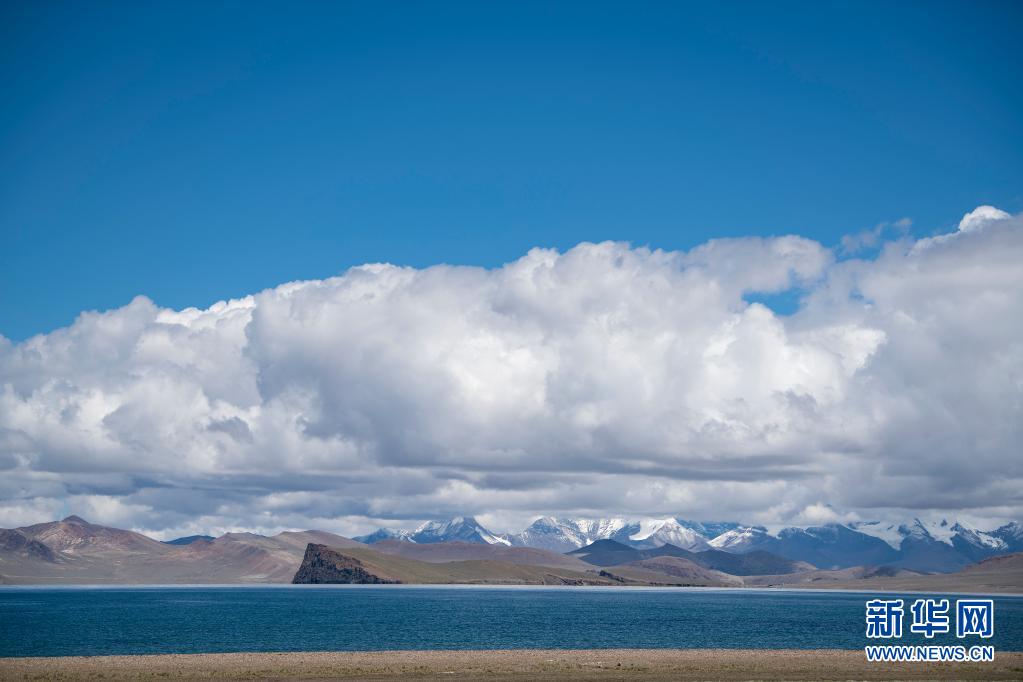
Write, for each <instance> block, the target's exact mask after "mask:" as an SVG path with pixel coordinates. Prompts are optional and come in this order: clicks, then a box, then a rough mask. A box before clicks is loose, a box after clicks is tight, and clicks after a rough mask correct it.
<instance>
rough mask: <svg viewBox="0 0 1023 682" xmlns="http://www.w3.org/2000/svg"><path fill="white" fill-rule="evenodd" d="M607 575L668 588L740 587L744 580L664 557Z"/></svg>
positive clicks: (692, 562) (611, 571) (627, 566)
mask: <svg viewBox="0 0 1023 682" xmlns="http://www.w3.org/2000/svg"><path fill="white" fill-rule="evenodd" d="M606 570H607V572H609V573H611V574H613V575H616V576H621V577H623V578H628V579H630V580H640V581H645V582H649V583H657V584H664V585H693V586H705V587H738V586H740V585H742V578H738V577H736V576H734V575H729V574H727V573H722V572H721V571H715V570H713V569H710V568H705V567H703V566H701V565H699V564H697V563H696V562H694V561H690V560H689V559H683V558H682V557H673V556H663V557H655V558H653V559H642V560H640V561H633V562H630V563H628V564H623V565H621V566H612V567H610V568H608V569H606Z"/></svg>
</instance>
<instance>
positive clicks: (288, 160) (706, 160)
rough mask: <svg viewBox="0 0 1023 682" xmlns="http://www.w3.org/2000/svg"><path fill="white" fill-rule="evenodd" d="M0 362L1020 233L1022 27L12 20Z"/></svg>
mask: <svg viewBox="0 0 1023 682" xmlns="http://www.w3.org/2000/svg"><path fill="white" fill-rule="evenodd" d="M0 13H2V17H0V86H2V88H3V93H4V94H3V106H2V107H0V334H3V335H5V336H7V337H8V338H11V339H15V340H17V339H23V338H25V337H27V336H30V335H32V334H36V333H40V332H45V331H49V330H52V329H54V328H56V327H61V326H65V325H67V324H70V323H71V321H72V320H73V319H74V318H75V316H76V315H77V313H78V312H79V311H81V310H87V309H107V308H112V307H116V306H120V305H123V304H125V303H126V302H128V301H129V300H131V298H132V297H133V296H134V295H136V294H146V295H148V296H150V297H151V298H152V299H153V300H154V301H156V302H157V303H158V304H160V305H163V306H170V307H175V308H181V307H185V306H189V305H197V306H206V305H209V304H210V303H212V302H214V301H216V300H219V299H223V298H228V297H232V296H240V295H244V294H247V293H251V292H254V291H258V290H261V289H263V288H266V287H271V286H274V285H276V284H279V283H281V282H284V281H288V280H293V279H306V278H318V277H325V276H329V275H332V274H335V273H339V272H342V271H344V270H345V269H346V268H348V267H350V266H352V265H356V264H359V263H364V262H371V261H388V262H393V263H398V264H409V265H415V266H424V265H429V264H432V263H438V262H449V263H467V264H478V265H484V266H496V265H498V264H501V263H505V262H508V261H512V260H514V259H516V258H518V257H520V256H521V255H522V254H523V253H525V252H526V251H527V250H528V249H529V248H530V247H533V246H553V247H557V248H559V249H561V250H565V249H568V248H569V247H571V246H572V245H574V244H576V243H578V242H580V241H585V240H590V241H598V240H605V239H616V240H627V241H630V242H632V243H634V244H649V245H650V246H653V247H661V248H666V249H679V248H683V249H684V248H690V247H692V246H695V245H697V244H700V243H702V242H704V241H706V240H707V239H709V238H714V237H726V236H740V235H772V234H785V233H798V234H800V235H803V236H806V237H811V238H814V239H817V240H819V241H821V242H822V243H824V244H825V245H829V246H830V245H835V244H837V243H838V242H839V240H840V238H841V236H842V235H843V234H847V233H851V232H858V231H861V230H864V229H869V228H871V227H873V226H874V225H876V224H877V223H879V222H882V221H894V220H897V219H900V218H903V217H907V216H908V217H910V218H911V219H912V220H913V228H912V231H913V232H914V233H915V234H916V235H918V236H920V235H926V234H930V233H932V232H946V231H949V230H951V229H954V227H955V225H956V223H957V222H958V220H959V219H960V218H961V216H962V214H963V213H964V212H965V211H967V210H969V209H971V208H973V207H974V206H977V205H980V204H994V205H996V206H999V207H1000V208H1002V209H1005V210H1007V211H1009V212H1011V213H1016V212H1019V211H1020V210H1021V209H1023V189H1021V188H1023V126H1021V125H1020V121H1021V120H1023V89H1021V88H1020V87H1019V84H1020V83H1021V82H1023V73H1021V70H1023V69H1021V64H1023V60H1021V59H1020V48H1019V35H1020V34H1021V30H1023V10H1021V6H1020V4H1019V3H1015V2H976V3H937V2H927V3H887V4H881V3H784V4H780V5H772V6H770V7H767V6H766V4H764V3H760V4H753V3H751V4H745V3H733V4H728V5H712V4H705V5H685V4H682V3H661V4H645V5H641V6H637V5H635V4H632V3H630V4H626V3H620V4H601V3H562V4H554V3H523V2H515V3H504V4H499V3H474V4H447V3H445V4H439V3H409V4H401V3H323V4H319V3H305V4H297V5H296V4H295V3H273V2H264V3H237V4H235V3H188V2H180V3H161V4H157V3H142V4H139V3H114V2H107V3H67V4H61V3H53V2H34V3H5V4H4V5H3V7H2V9H0Z"/></svg>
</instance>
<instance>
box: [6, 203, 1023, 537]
mask: <svg viewBox="0 0 1023 682" xmlns="http://www.w3.org/2000/svg"><path fill="white" fill-rule="evenodd" d="M879 234H880V232H879ZM879 249H880V250H879V251H878V252H877V254H876V255H875V256H873V257H871V258H869V259H855V258H854V259H844V260H843V259H837V258H836V254H835V253H834V252H832V251H831V250H829V249H827V248H825V247H824V246H822V245H821V244H819V243H817V242H815V241H811V240H808V239H804V238H801V237H797V236H785V237H776V238H745V239H726V240H715V241H711V242H708V243H706V244H703V245H701V246H699V247H697V248H695V249H693V250H691V251H688V252H665V251H652V250H648V249H644V248H631V247H630V246H629V245H627V244H624V243H610V242H608V243H602V244H580V245H579V246H577V247H575V248H573V249H571V250H569V251H567V252H566V253H558V252H556V251H553V250H549V249H533V250H532V251H530V252H529V253H528V254H526V255H525V256H523V257H522V258H520V259H519V260H517V261H515V262H512V263H509V264H507V265H505V266H504V267H501V268H497V269H492V270H486V269H481V268H473V267H451V266H446V265H438V266H435V267H430V268H426V269H422V270H417V269H412V268H404V267H395V266H392V265H383V264H374V265H364V266H361V267H356V268H353V269H351V270H349V271H347V272H346V273H344V274H343V275H342V276H339V277H335V278H331V279H326V280H313V281H304V282H292V283H288V284H283V285H281V286H279V287H277V288H275V289H269V290H266V291H263V292H261V293H258V294H255V295H252V296H248V297H246V298H244V299H240V300H233V301H228V302H221V303H217V304H216V305H214V306H212V307H210V308H208V309H206V310H198V309H194V308H189V309H186V310H181V311H175V310H169V309H164V308H160V307H158V306H157V305H155V304H154V303H153V302H152V301H150V300H148V299H147V298H145V297H138V298H136V299H135V300H134V301H132V302H131V303H130V304H128V305H126V306H124V307H123V308H119V309H116V310H111V311H108V312H103V313H95V312H89V313H83V314H82V315H81V316H79V318H78V319H77V320H76V321H75V322H74V324H72V325H71V326H70V327H68V328H65V329H60V330H57V331H54V332H52V333H50V334H45V335H40V336H36V337H34V338H32V339H29V340H27V341H24V342H22V343H18V344H14V343H11V342H9V341H7V340H5V339H3V338H2V337H0V525H3V526H12V525H18V524H21V523H27V522H34V521H40V520H45V519H50V518H53V517H55V516H58V515H60V514H62V513H71V512H75V513H79V514H82V515H85V516H87V517H88V516H91V517H92V518H94V519H96V520H97V521H104V522H109V523H119V524H122V525H126V526H129V527H136V528H139V529H145V530H149V531H155V532H157V534H165V535H172V534H174V533H177V532H187V531H193V530H196V531H199V530H201V531H214V532H216V531H220V530H226V529H235V528H250V529H258V530H265V531H270V530H276V529H283V528H294V527H321V528H327V529H332V530H336V531H340V532H346V533H355V532H360V531H364V530H367V529H368V528H370V527H371V526H374V525H376V524H377V523H378V522H383V523H385V524H390V525H394V524H399V525H405V524H404V521H406V520H415V519H423V518H429V517H436V516H443V515H447V514H454V513H476V514H480V515H481V517H482V518H483V519H485V520H488V521H489V522H490V523H492V524H494V525H496V526H497V527H498V528H499V529H500V528H501V527H502V526H503V527H513V526H515V525H516V524H521V525H524V523H525V522H526V521H528V520H529V518H531V517H532V516H533V515H534V514H535V513H588V514H606V513H623V514H657V515H661V514H677V515H681V516H687V517H704V518H738V519H741V520H745V521H749V522H759V523H782V522H789V521H798V520H800V519H808V518H811V517H812V518H818V517H819V516H820V513H821V512H820V510H821V509H829V508H836V509H841V510H843V511H842V513H843V514H852V515H854V516H859V517H863V518H872V517H883V516H886V515H891V514H894V513H898V512H902V511H908V512H919V511H921V510H948V511H952V512H960V513H961V514H964V515H966V516H969V517H972V518H976V519H992V520H1001V519H1006V518H1019V517H1021V516H1023V514H1021V513H1020V512H1021V511H1023V499H1021V498H1023V493H1021V491H1023V480H1021V479H1023V457H1021V452H1023V219H1021V217H1020V216H1015V217H1013V216H1009V215H1008V214H1006V213H1004V212H1002V211H998V210H997V209H994V208H992V207H980V208H978V209H976V210H975V211H973V212H971V213H970V214H968V215H967V216H965V217H964V218H963V220H962V223H961V224H960V226H959V230H958V231H956V232H954V233H951V234H946V235H939V236H935V237H930V238H926V239H921V240H917V241H913V240H911V239H908V238H900V239H896V240H895V241H888V242H881V243H880V244H879ZM838 255H842V254H838ZM793 289H795V290H797V291H798V292H800V293H801V296H802V302H801V305H800V307H799V309H798V311H797V312H795V313H794V314H792V315H788V316H779V315H777V314H775V313H774V312H772V310H770V309H769V308H767V307H765V306H764V305H761V304H759V303H750V302H748V300H749V298H750V297H751V296H752V295H763V294H772V293H782V292H788V291H791V290H793ZM827 505H830V506H827ZM829 513H830V512H829Z"/></svg>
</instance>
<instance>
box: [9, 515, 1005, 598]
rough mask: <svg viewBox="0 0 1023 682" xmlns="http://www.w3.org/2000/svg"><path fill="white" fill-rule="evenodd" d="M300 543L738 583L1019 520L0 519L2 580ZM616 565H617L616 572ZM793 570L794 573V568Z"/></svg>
mask: <svg viewBox="0 0 1023 682" xmlns="http://www.w3.org/2000/svg"><path fill="white" fill-rule="evenodd" d="M715 533H716V534H715ZM311 544H316V545H322V546H324V547H328V548H330V549H331V550H332V551H339V550H348V549H352V550H359V551H362V550H366V551H372V552H374V555H373V556H374V557H377V555H384V556H387V557H391V558H389V559H386V560H385V561H386V562H390V563H391V564H393V563H394V562H402V561H405V562H409V561H412V562H422V563H426V564H438V563H452V562H463V563H464V562H470V563H471V562H476V563H473V564H472V566H475V567H476V568H478V569H480V570H481V571H482V573H481V574H480V575H485V576H490V577H489V578H487V579H493V580H505V579H507V580H511V581H514V580H517V579H518V578H515V576H519V577H522V576H525V575H527V574H528V575H531V576H532V577H531V578H529V580H533V581H537V580H538V581H541V582H542V581H543V580H560V579H564V580H568V581H571V580H579V579H581V578H579V576H577V575H574V574H575V573H579V572H580V571H581V572H583V573H588V572H592V571H597V572H598V573H599V572H600V571H602V570H603V571H609V572H611V573H614V574H615V575H618V576H619V578H622V579H623V580H631V581H633V582H637V584H638V582H646V583H649V584H680V583H681V584H707V585H709V584H715V585H735V584H745V585H749V584H791V583H793V582H796V583H809V582H815V581H826V582H835V581H841V580H859V579H864V578H867V577H873V578H881V577H889V578H891V577H895V576H905V575H918V574H924V573H949V574H951V573H954V572H956V571H959V570H960V569H963V568H964V567H969V566H972V565H975V564H976V563H977V562H980V561H984V560H986V559H988V558H990V557H997V556H1001V555H1007V554H1010V553H1013V552H1020V551H1021V550H1023V528H1021V526H1020V524H1018V523H1010V524H1007V525H1004V526H1002V527H1000V528H998V529H996V530H993V531H987V532H985V531H981V530H979V529H976V528H973V527H971V526H969V525H967V524H965V523H963V522H955V521H939V522H937V523H927V522H924V521H921V520H914V521H913V522H910V523H906V524H898V525H896V524H881V523H856V524H848V525H843V524H826V525H821V526H814V527H810V528H784V529H781V530H780V531H778V532H776V533H771V532H768V530H767V529H765V528H762V527H756V526H740V525H738V524H734V523H696V522H692V521H683V520H681V519H676V518H667V519H664V518H662V519H643V520H638V521H626V520H624V519H621V518H608V519H559V518H553V517H542V518H539V519H537V520H536V521H535V522H534V523H532V524H531V525H530V526H529V527H528V528H526V529H525V530H524V531H522V532H521V533H512V534H499V533H495V532H492V531H490V530H488V529H487V528H486V527H484V526H483V525H482V524H480V523H479V522H478V521H477V520H476V519H474V518H472V517H455V518H453V519H451V520H448V521H434V522H430V523H425V524H422V525H420V526H419V527H417V528H416V529H415V530H413V531H409V532H401V531H388V532H377V533H373V534H370V535H367V536H362V537H360V538H357V539H349V538H346V537H343V536H340V535H336V534H334V533H329V532H326V531H318V530H306V531H287V532H283V533H278V534H276V535H273V536H264V535H259V534H255V533H226V534H224V535H221V536H220V537H216V538H214V537H211V536H202V535H199V536H188V537H184V538H178V539H176V540H169V541H165V542H161V541H158V540H155V539H153V538H150V537H147V536H146V535H143V534H141V533H137V532H134V531H130V530H122V529H117V528H111V527H108V526H102V525H98V524H93V523H89V522H87V521H85V520H84V519H82V518H80V517H78V516H69V517H67V518H65V519H63V520H61V521H52V522H48V523H39V524H34V525H31V526H24V527H21V528H13V529H0V583H43V584H46V583H89V584H132V583H260V582H287V581H289V580H291V579H292V578H293V577H294V575H295V573H296V571H297V570H298V569H299V567H300V565H301V564H302V561H303V557H304V555H305V554H306V552H307V548H308V546H309V545H311ZM374 560H378V559H374ZM480 562H482V563H480ZM495 565H498V566H502V567H504V568H502V569H501V571H497V572H496V573H495V572H494V571H491V570H490V569H491V568H493V567H494V566H495ZM468 566H469V564H466V565H465V566H463V568H465V571H468V573H466V572H463V573H457V575H459V576H462V577H463V578H465V577H466V576H468V575H470V574H471V571H469V568H468ZM514 566H518V567H522V566H531V567H533V568H534V569H535V568H536V567H538V566H539V567H544V568H545V569H557V570H558V571H561V573H559V574H558V575H560V576H561V577H560V578H553V577H551V574H549V570H548V572H547V573H543V572H541V573H542V575H541V573H536V572H535V571H534V572H533V573H529V572H528V571H526V572H523V569H521V568H508V567H514ZM488 567H490V568H488ZM622 567H624V568H622ZM619 569H622V570H624V571H626V572H625V573H621V574H620V575H619V573H615V571H618V570H619ZM530 570H533V569H530ZM564 571H568V572H569V573H564ZM384 573H385V574H386V571H385V572H384ZM388 575H389V574H388ZM402 575H405V574H402ZM408 575H424V576H425V575H431V576H434V577H435V578H436V577H437V576H439V575H440V573H437V569H429V570H425V569H424V570H420V571H418V572H417V571H413V572H412V573H411V574H408ZM452 575H456V574H452ZM499 576H504V578H500V577H499ZM543 576H546V577H543ZM573 576H574V577H573ZM723 576H725V577H723ZM777 576H783V577H782V578H778V577H777ZM792 576H801V577H800V578H799V579H798V580H794V579H793V577H792ZM392 577H393V576H392ZM466 579H468V578H466ZM481 579H482V578H481ZM522 579H525V578H522ZM586 579H587V580H588V579H589V578H586ZM604 579H608V580H615V579H614V578H607V576H604V577H603V578H601V580H604ZM673 581H674V582H673ZM1021 582H1023V581H1021Z"/></svg>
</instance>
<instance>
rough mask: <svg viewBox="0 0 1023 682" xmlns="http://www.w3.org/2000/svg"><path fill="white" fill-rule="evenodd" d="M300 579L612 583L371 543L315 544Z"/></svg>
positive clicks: (583, 575) (297, 577)
mask: <svg viewBox="0 0 1023 682" xmlns="http://www.w3.org/2000/svg"><path fill="white" fill-rule="evenodd" d="M293 582H295V583H302V584H306V583H375V582H400V583H412V584H432V585H444V584H467V585H472V584H475V585H612V584H616V582H615V581H613V580H610V579H608V578H604V577H601V576H599V575H597V573H596V572H595V571H591V572H580V571H572V570H566V569H562V568H556V567H550V566H528V565H522V564H513V563H510V562H507V561H491V560H468V561H448V562H442V563H431V562H428V561H418V560H416V559H407V558H405V557H401V556H397V555H394V554H385V553H383V552H377V551H375V550H372V549H366V548H339V547H327V546H325V545H316V544H310V545H309V547H308V548H307V550H306V554H305V557H304V558H303V561H302V565H301V566H300V567H299V569H298V571H297V572H296V574H295V577H294V579H293Z"/></svg>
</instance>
